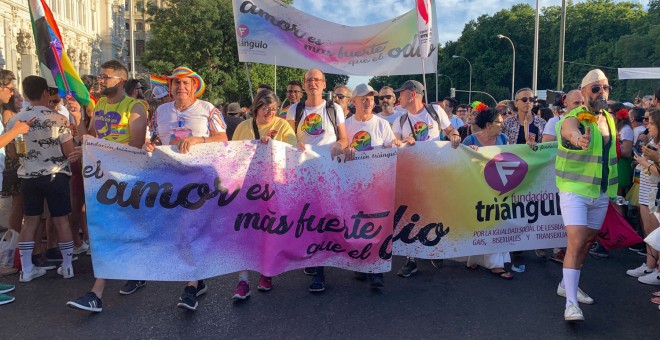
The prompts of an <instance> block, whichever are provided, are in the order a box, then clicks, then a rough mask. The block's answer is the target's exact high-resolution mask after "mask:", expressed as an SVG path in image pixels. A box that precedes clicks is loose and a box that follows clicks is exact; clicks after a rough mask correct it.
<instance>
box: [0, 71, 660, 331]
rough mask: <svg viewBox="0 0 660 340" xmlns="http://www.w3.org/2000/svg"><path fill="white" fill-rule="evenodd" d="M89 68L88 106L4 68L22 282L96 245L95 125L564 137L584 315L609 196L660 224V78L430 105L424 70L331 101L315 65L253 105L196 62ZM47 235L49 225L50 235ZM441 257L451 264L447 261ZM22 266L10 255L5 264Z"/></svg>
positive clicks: (334, 138) (403, 271) (127, 132)
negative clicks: (222, 91) (155, 80)
mask: <svg viewBox="0 0 660 340" xmlns="http://www.w3.org/2000/svg"><path fill="white" fill-rule="evenodd" d="M83 80H84V81H85V82H86V85H87V86H88V88H89V90H90V93H91V95H92V96H93V97H95V98H98V101H93V102H92V104H90V105H88V106H81V105H80V104H79V103H78V102H76V100H75V99H73V97H72V96H71V95H67V96H65V98H61V97H60V93H59V91H58V89H57V88H54V87H53V86H52V84H51V85H49V84H48V83H47V81H46V79H44V78H41V77H37V76H28V77H26V78H25V79H23V80H22V82H21V84H22V89H23V96H24V97H23V96H21V94H20V93H18V91H16V84H15V81H16V79H15V77H14V75H13V73H12V72H10V71H7V70H0V102H1V103H2V105H3V106H2V107H3V116H2V123H3V124H2V125H1V126H0V127H1V128H2V129H3V130H2V131H1V132H2V135H0V147H3V155H5V153H6V157H5V159H4V161H3V162H2V163H3V165H4V171H3V176H2V194H3V196H6V197H11V207H10V209H9V210H10V211H9V215H8V224H9V228H10V229H11V230H14V231H15V232H17V233H18V235H19V237H18V254H19V255H20V256H19V257H20V261H17V262H20V272H19V273H18V274H19V281H20V282H22V283H27V282H30V281H32V280H34V279H37V278H39V277H41V276H43V275H45V274H46V272H47V271H48V270H54V269H56V268H57V270H56V271H57V273H58V274H59V275H61V276H62V277H63V278H65V279H70V278H73V277H74V276H75V270H74V265H73V262H74V261H75V260H76V259H77V257H78V256H79V255H83V254H88V255H89V254H90V244H89V235H88V231H87V222H86V215H85V204H84V190H83V180H82V174H81V171H82V166H81V158H82V146H81V145H82V138H83V136H85V135H90V136H94V137H97V138H101V139H104V140H108V141H112V142H116V143H122V144H127V145H130V146H133V147H136V148H142V149H144V150H146V151H148V152H152V151H154V150H155V148H156V147H157V146H159V145H175V146H177V149H178V151H179V152H181V153H187V152H189V151H190V150H192V149H193V148H195V145H198V144H205V143H213V142H222V141H230V140H232V141H236V140H258V141H259V142H260V143H265V144H267V143H269V142H270V141H271V140H277V141H280V142H284V143H288V144H290V145H291V146H294V147H297V148H298V149H299V150H301V151H305V149H306V146H307V145H311V146H320V145H329V146H330V147H331V155H332V157H337V156H340V155H341V156H344V157H345V159H346V160H348V161H350V160H351V159H353V157H354V156H355V153H356V152H361V151H368V150H372V149H377V148H392V147H414V145H415V144H416V143H422V142H426V141H447V142H449V143H450V144H451V146H452V147H453V148H454V149H457V148H459V146H460V145H461V144H463V145H464V146H466V147H469V148H472V149H473V150H474V151H476V152H479V150H480V148H482V147H488V146H493V145H506V144H527V145H529V146H531V147H534V146H535V145H536V144H537V143H541V142H552V141H557V144H558V151H557V161H556V171H557V174H556V178H557V187H558V188H559V190H560V197H561V209H562V213H563V214H562V218H563V219H564V224H565V226H566V233H567V248H566V249H560V248H557V249H553V251H552V255H551V256H550V258H551V259H552V260H554V261H556V262H559V263H563V267H564V268H563V279H562V281H561V282H560V283H559V285H558V288H557V294H558V295H560V296H564V297H566V305H565V313H564V317H565V319H566V320H567V321H576V320H584V316H583V314H582V311H581V310H580V308H579V303H586V304H590V303H593V302H594V300H593V299H592V298H591V297H589V295H588V294H587V293H585V292H584V291H582V290H581V289H580V288H579V287H578V283H579V280H580V270H581V268H582V265H583V262H584V259H585V257H586V256H587V254H588V253H591V254H592V255H594V256H601V257H604V256H608V253H607V252H606V251H605V250H604V249H603V248H602V247H600V246H599V245H596V246H594V247H592V246H591V245H592V244H594V241H595V239H596V234H597V231H598V230H599V229H600V228H601V225H602V223H603V220H604V218H605V211H606V210H607V206H608V204H609V201H610V199H612V198H614V197H616V196H625V197H626V199H627V200H628V201H629V202H631V203H630V205H629V206H627V207H625V209H624V208H620V213H622V214H623V215H624V216H626V217H627V218H629V219H630V220H631V222H632V224H633V225H635V226H639V228H640V230H639V232H640V234H641V235H643V236H647V235H649V234H651V233H652V232H653V231H654V230H655V229H657V228H658V225H659V224H660V223H659V222H658V212H657V205H658V203H656V202H658V201H656V196H658V183H659V182H660V152H658V148H657V145H656V141H657V140H658V138H660V136H658V134H659V133H660V110H659V109H660V89H659V90H656V92H655V94H654V95H653V96H652V97H651V98H650V99H649V98H647V97H644V98H640V100H639V101H636V102H635V103H634V104H632V103H626V102H624V103H619V102H614V101H610V100H609V94H610V92H611V90H612V87H611V86H610V85H609V82H608V79H607V78H606V77H605V75H604V74H603V72H601V71H600V70H592V71H590V72H589V73H587V75H585V77H584V79H583V81H582V83H581V85H580V88H579V89H573V90H571V91H569V92H567V93H566V94H565V95H562V96H561V98H560V102H559V103H555V104H556V105H552V106H551V107H547V106H548V105H546V103H545V102H544V101H542V100H539V99H538V98H536V96H535V94H534V92H533V91H532V89H530V88H522V89H519V90H518V91H517V92H516V93H515V99H514V100H504V101H501V102H499V103H498V105H497V106H495V107H488V106H487V105H486V104H484V103H480V102H474V103H466V104H459V102H458V101H457V100H456V99H455V98H451V97H447V98H444V100H442V101H441V102H438V103H430V104H427V103H425V101H424V96H425V92H426V89H425V87H424V85H422V84H421V83H420V82H418V81H415V80H408V81H406V82H404V83H403V84H400V86H398V87H397V88H393V87H390V86H383V87H382V88H380V89H379V90H378V91H376V90H375V89H373V88H372V87H371V86H370V85H368V84H360V85H358V86H356V87H355V88H354V89H350V88H349V87H348V86H347V85H343V84H342V85H338V86H336V87H335V88H334V89H332V92H331V93H332V101H328V100H326V99H325V97H324V94H325V93H326V92H327V91H329V90H330V89H328V88H327V86H326V79H325V75H324V73H323V72H322V71H321V70H318V69H310V70H308V71H307V72H306V73H305V76H304V79H302V82H301V81H300V80H292V81H291V82H289V83H288V86H287V91H286V94H285V95H286V99H285V100H284V102H281V101H280V97H279V96H278V94H277V93H275V92H274V91H273V89H272V88H270V87H269V86H268V85H260V86H259V88H258V90H257V94H256V96H255V98H254V100H253V102H252V104H251V106H250V107H249V108H244V107H241V105H240V104H239V103H237V102H232V103H226V104H219V105H217V106H216V105H213V104H211V103H210V102H208V101H204V100H201V99H200V97H201V96H202V95H203V93H204V90H205V84H204V80H203V79H202V77H200V76H199V75H198V74H197V73H196V72H194V71H193V70H191V69H189V68H186V67H179V68H176V69H175V70H173V72H172V74H171V75H170V76H169V77H168V86H167V87H165V86H155V87H153V88H152V89H149V90H146V91H145V87H144V85H143V83H141V82H140V81H139V80H137V79H129V78H128V71H127V69H126V67H125V66H124V65H123V64H121V63H120V62H118V61H108V62H105V63H104V64H102V65H101V72H100V74H99V75H98V76H94V77H92V76H84V77H83ZM328 99H329V98H328ZM23 101H25V103H23ZM285 103H286V104H287V105H285ZM366 136H368V137H369V138H365V137H366ZM21 143H24V144H21ZM5 150H6V152H5ZM42 235H46V240H47V241H46V242H45V244H43V243H42V242H41V240H42ZM640 246H641V247H640V248H639V249H635V251H638V252H640V254H643V255H644V256H645V260H644V262H643V263H642V264H641V265H640V266H639V267H637V268H635V269H631V270H629V271H628V272H627V274H628V275H630V276H632V277H636V278H637V279H638V280H639V282H641V283H645V284H649V285H660V270H659V265H660V263H659V261H658V252H657V249H653V248H650V247H646V246H644V245H640ZM91 249H93V244H92V245H91ZM91 254H93V251H92V252H91ZM513 255H514V256H515V255H516V252H514V253H513ZM536 255H537V256H539V257H545V256H546V252H545V250H543V249H539V250H537V251H536ZM511 259H512V256H511V254H509V253H508V252H502V253H496V254H483V255H479V256H471V257H470V258H469V259H468V262H467V266H468V267H469V268H478V267H480V266H481V267H484V268H487V269H488V270H489V272H490V273H492V274H493V275H496V276H497V277H499V278H502V279H505V280H510V279H513V278H514V275H513V273H511V272H510V271H507V270H506V264H507V263H510V262H511ZM416 262H417V260H416V259H415V258H412V257H410V258H407V259H406V261H405V264H404V265H403V266H402V267H401V268H400V269H399V270H398V272H397V274H398V275H399V276H401V277H404V278H408V277H411V276H412V275H413V274H414V273H416V272H417V271H418V266H417V263H416ZM54 263H58V264H59V266H55V265H53V264H54ZM431 263H432V264H433V266H435V267H440V266H442V264H443V260H441V259H434V260H431ZM248 269H250V268H246V270H242V271H240V272H239V273H238V283H237V286H236V289H235V291H234V292H233V294H232V298H233V299H235V300H244V299H246V298H247V297H249V296H250V295H251V291H250V285H249V283H248ZM17 271H18V269H17V268H15V267H0V274H2V275H11V274H15V273H17ZM304 273H305V274H307V275H310V276H311V283H310V285H309V291H310V292H315V293H320V292H323V291H324V290H325V287H326V286H325V282H326V278H325V271H324V268H323V267H312V268H305V269H304ZM354 275H355V277H356V279H359V280H364V281H366V280H368V281H369V283H370V286H371V287H372V288H374V289H381V288H382V287H384V279H383V275H382V274H378V273H357V272H356V273H354ZM105 284H106V280H104V279H102V278H98V279H97V280H96V281H95V283H94V285H93V287H92V288H91V289H90V290H89V292H87V293H86V294H84V295H83V296H81V297H79V298H77V299H73V300H71V301H68V302H67V305H68V306H70V307H72V308H77V309H82V310H86V311H91V312H101V311H102V309H103V307H102V301H103V293H104V290H105ZM146 284H147V282H146V281H143V280H130V281H127V282H126V283H125V284H124V286H123V287H122V288H121V290H120V293H121V294H124V295H129V294H132V293H133V292H135V291H137V290H138V289H140V288H141V287H143V286H145V285H146ZM272 287H273V278H272V277H268V276H265V275H261V277H260V279H259V282H258V284H257V289H258V290H259V291H268V290H270V289H272ZM13 289H15V287H14V286H12V285H7V284H0V304H5V303H10V302H13V301H14V298H13V297H12V296H10V295H7V294H5V293H8V292H10V291H12V290H13ZM206 291H207V286H206V285H205V283H204V281H203V280H199V281H191V282H187V283H186V284H185V286H184V289H183V293H182V295H181V296H180V298H179V300H178V303H177V305H178V306H179V307H181V308H185V309H189V310H195V309H196V308H197V306H198V302H197V298H198V297H199V296H200V295H202V294H204V293H205V292H206ZM653 294H654V295H655V297H654V298H653V299H652V301H653V302H654V303H657V304H660V291H658V292H655V293H653Z"/></svg>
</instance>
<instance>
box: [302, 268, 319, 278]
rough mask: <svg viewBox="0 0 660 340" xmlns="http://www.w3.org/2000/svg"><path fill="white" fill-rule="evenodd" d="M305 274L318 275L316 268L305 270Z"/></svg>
mask: <svg viewBox="0 0 660 340" xmlns="http://www.w3.org/2000/svg"><path fill="white" fill-rule="evenodd" d="M303 273H305V275H309V276H312V275H316V267H307V268H305V269H303Z"/></svg>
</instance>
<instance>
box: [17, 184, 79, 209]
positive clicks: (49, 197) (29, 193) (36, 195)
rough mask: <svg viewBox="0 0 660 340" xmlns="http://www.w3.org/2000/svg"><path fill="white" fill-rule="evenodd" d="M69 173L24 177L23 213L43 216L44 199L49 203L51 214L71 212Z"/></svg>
mask: <svg viewBox="0 0 660 340" xmlns="http://www.w3.org/2000/svg"><path fill="white" fill-rule="evenodd" d="M69 178H70V176H69V175H65V174H54V175H47V176H41V177H37V178H23V179H22V181H21V192H22V193H23V209H24V210H23V211H24V212H23V213H24V214H25V216H41V214H42V213H43V212H44V199H46V203H48V210H50V216H52V217H60V216H66V215H68V214H70V213H71V196H70V190H69Z"/></svg>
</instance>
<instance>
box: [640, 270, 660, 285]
mask: <svg viewBox="0 0 660 340" xmlns="http://www.w3.org/2000/svg"><path fill="white" fill-rule="evenodd" d="M637 281H639V282H641V283H645V284H647V285H655V286H660V272H659V271H658V268H656V269H654V270H653V272H652V273H650V274H646V275H644V276H640V277H638V278H637Z"/></svg>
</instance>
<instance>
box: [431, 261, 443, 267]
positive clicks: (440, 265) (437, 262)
mask: <svg viewBox="0 0 660 340" xmlns="http://www.w3.org/2000/svg"><path fill="white" fill-rule="evenodd" d="M443 263H444V261H443V260H442V259H433V260H431V264H432V265H433V267H436V268H442V265H443Z"/></svg>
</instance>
